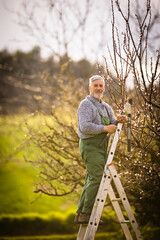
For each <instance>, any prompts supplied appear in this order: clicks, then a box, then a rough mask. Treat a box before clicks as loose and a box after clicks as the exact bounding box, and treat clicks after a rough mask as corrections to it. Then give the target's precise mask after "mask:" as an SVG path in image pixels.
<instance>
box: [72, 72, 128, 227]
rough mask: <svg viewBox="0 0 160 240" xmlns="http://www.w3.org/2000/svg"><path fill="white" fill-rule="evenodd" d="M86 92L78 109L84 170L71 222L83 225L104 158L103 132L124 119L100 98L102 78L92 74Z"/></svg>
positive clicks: (107, 131) (98, 183)
mask: <svg viewBox="0 0 160 240" xmlns="http://www.w3.org/2000/svg"><path fill="white" fill-rule="evenodd" d="M89 91H90V95H89V96H87V97H86V98H85V99H84V100H83V101H82V102H81V103H80V105H79V108H78V135H79V137H80V142H79V150H80V154H81V157H82V159H83V160H84V162H85V165H86V169H87V176H86V179H85V186H84V188H83V191H82V195H81V198H80V201H79V204H78V209H77V211H76V212H77V215H76V217H75V223H79V224H87V223H88V221H89V218H90V214H91V212H92V208H93V205H94V201H95V198H96V195H97V192H98V188H99V185H100V182H101V178H102V175H103V171H104V166H105V163H106V160H107V146H108V139H107V138H106V134H107V133H109V134H112V133H114V132H115V131H116V129H117V126H116V125H117V123H118V122H122V123H124V122H125V121H126V116H121V115H119V116H117V119H116V118H115V116H114V112H113V110H112V108H111V107H110V106H109V105H108V104H107V103H105V102H104V101H102V98H103V94H104V92H105V81H104V79H103V78H102V77H101V76H100V75H94V76H92V77H91V78H90V79H89ZM104 139H106V141H105V142H104V141H103V140H104ZM102 142H104V144H103V145H102Z"/></svg>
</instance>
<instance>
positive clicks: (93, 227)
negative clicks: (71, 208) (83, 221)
mask: <svg viewBox="0 0 160 240" xmlns="http://www.w3.org/2000/svg"><path fill="white" fill-rule="evenodd" d="M111 181H112V179H111V176H110V175H108V176H106V177H105V176H104V183H105V184H104V185H103V189H102V191H101V195H97V197H96V199H95V202H94V206H93V209H92V213H91V216H90V219H89V222H88V226H87V229H86V232H85V235H84V238H83V239H84V240H93V239H94V237H95V234H96V231H97V228H98V225H99V221H100V218H101V215H102V212H103V208H104V204H105V201H106V198H107V194H108V190H109V186H110V184H111Z"/></svg>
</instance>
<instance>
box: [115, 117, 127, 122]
mask: <svg viewBox="0 0 160 240" xmlns="http://www.w3.org/2000/svg"><path fill="white" fill-rule="evenodd" d="M117 122H118V123H123V124H124V123H126V122H127V116H126V115H117Z"/></svg>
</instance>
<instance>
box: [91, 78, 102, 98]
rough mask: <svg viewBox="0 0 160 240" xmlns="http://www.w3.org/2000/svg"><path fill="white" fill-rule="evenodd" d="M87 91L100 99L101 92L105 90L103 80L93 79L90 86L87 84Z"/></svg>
mask: <svg viewBox="0 0 160 240" xmlns="http://www.w3.org/2000/svg"><path fill="white" fill-rule="evenodd" d="M89 91H90V93H91V95H92V96H93V97H94V98H96V99H98V100H100V99H101V98H102V97H103V93H104V92H105V85H104V82H103V80H101V79H97V80H95V81H93V82H92V84H91V86H89Z"/></svg>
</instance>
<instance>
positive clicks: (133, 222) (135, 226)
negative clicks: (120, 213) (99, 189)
mask: <svg viewBox="0 0 160 240" xmlns="http://www.w3.org/2000/svg"><path fill="white" fill-rule="evenodd" d="M109 170H110V172H111V175H112V177H113V181H114V183H115V186H116V188H117V191H118V193H119V196H120V198H121V200H122V203H123V205H124V208H125V210H126V213H127V215H128V218H129V220H130V223H131V225H132V228H133V230H134V232H135V234H136V237H137V239H138V240H143V238H142V236H141V232H140V230H139V227H138V224H137V221H136V218H135V216H134V214H133V211H132V209H131V206H130V204H129V201H128V198H127V196H126V194H125V191H124V188H123V186H122V183H121V181H120V179H119V176H118V174H117V171H116V169H115V168H114V166H113V165H111V166H109Z"/></svg>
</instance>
